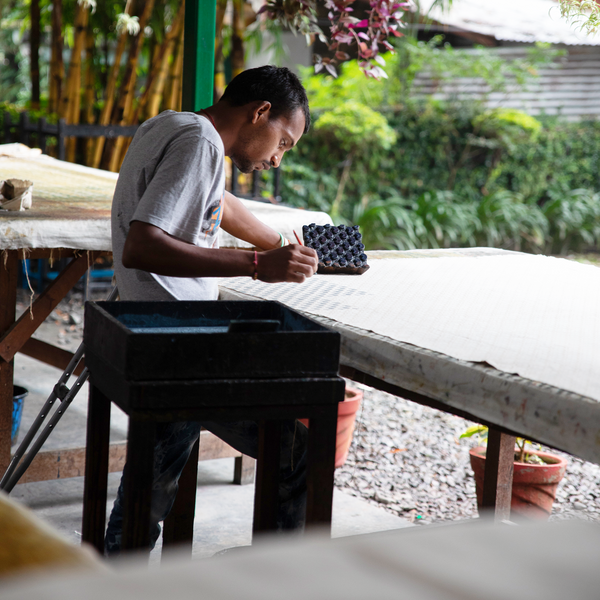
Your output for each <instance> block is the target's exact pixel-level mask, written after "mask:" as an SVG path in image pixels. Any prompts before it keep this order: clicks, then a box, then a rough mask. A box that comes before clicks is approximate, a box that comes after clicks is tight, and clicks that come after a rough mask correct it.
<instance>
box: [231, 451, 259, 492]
mask: <svg viewBox="0 0 600 600" xmlns="http://www.w3.org/2000/svg"><path fill="white" fill-rule="evenodd" d="M255 466H256V461H255V460H254V459H253V458H252V457H251V456H246V455H245V454H242V455H241V456H236V457H235V463H234V468H233V483H235V484H236V485H247V484H249V483H252V482H253V481H254V470H255Z"/></svg>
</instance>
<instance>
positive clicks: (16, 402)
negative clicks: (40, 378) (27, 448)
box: [10, 385, 29, 446]
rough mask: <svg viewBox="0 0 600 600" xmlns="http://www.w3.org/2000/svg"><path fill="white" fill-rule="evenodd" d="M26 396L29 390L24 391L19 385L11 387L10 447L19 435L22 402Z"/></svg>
mask: <svg viewBox="0 0 600 600" xmlns="http://www.w3.org/2000/svg"><path fill="white" fill-rule="evenodd" d="M27 394H29V390H26V389H25V388H24V387H21V386H20V385H13V412H12V429H11V432H10V444H11V446H12V445H13V444H14V443H15V442H16V441H17V436H18V435H19V426H20V425H21V417H22V415H23V401H24V400H25V396H27Z"/></svg>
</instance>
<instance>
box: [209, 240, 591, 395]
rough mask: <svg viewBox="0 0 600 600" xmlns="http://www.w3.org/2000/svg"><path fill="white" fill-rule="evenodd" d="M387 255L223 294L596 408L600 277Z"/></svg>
mask: <svg viewBox="0 0 600 600" xmlns="http://www.w3.org/2000/svg"><path fill="white" fill-rule="evenodd" d="M385 254H386V253H384V252H382V253H377V254H376V255H373V254H370V256H369V264H370V266H371V268H370V270H369V271H367V272H366V273H365V274H363V275H361V276H342V275H317V276H315V277H312V278H310V279H308V280H307V281H306V282H305V283H303V284H300V285H299V284H293V283H280V284H274V285H273V284H265V283H262V282H260V281H251V280H247V279H242V278H237V279H232V280H227V281H222V282H221V287H222V288H224V289H229V290H233V291H234V292H241V293H243V294H247V295H249V296H252V297H256V298H261V299H265V300H278V301H280V302H283V303H284V304H286V305H287V306H289V307H290V308H293V309H296V310H299V311H303V312H306V313H309V314H313V315H318V316H323V317H327V318H329V319H333V320H335V321H337V322H340V323H346V324H349V325H352V326H353V327H357V328H359V329H363V330H366V331H372V332H375V333H377V334H380V335H384V336H386V337H388V338H391V339H393V340H397V341H401V342H407V343H409V344H414V345H415V346H419V347H421V348H426V349H429V350H434V351H437V352H441V353H443V354H446V355H448V356H452V357H454V358H458V359H462V360H466V361H472V362H486V363H488V364H490V365H492V366H493V367H495V368H497V369H500V370H502V371H505V372H507V373H516V374H519V375H521V376H522V377H526V378H528V379H532V380H534V381H541V382H543V383H547V384H550V385H554V386H556V387H559V388H562V389H565V390H569V391H572V392H576V393H578V394H581V395H583V396H588V397H590V398H593V399H595V400H597V401H600V310H598V298H600V269H598V268H597V267H594V266H589V265H584V264H579V263H576V262H573V261H568V260H565V259H558V258H551V257H547V256H541V255H530V254H521V253H512V252H511V253H508V252H507V253H502V254H498V255H487V256H485V255H483V256H452V255H451V254H452V251H449V254H450V256H447V257H443V253H441V256H442V257H440V256H439V255H440V253H439V252H438V253H437V255H434V256H431V255H429V256H428V255H427V253H423V254H422V255H420V256H419V257H418V258H414V257H411V258H382V257H384V256H385ZM395 254H396V255H398V254H400V255H401V254H402V253H395ZM414 255H415V253H413V256H414Z"/></svg>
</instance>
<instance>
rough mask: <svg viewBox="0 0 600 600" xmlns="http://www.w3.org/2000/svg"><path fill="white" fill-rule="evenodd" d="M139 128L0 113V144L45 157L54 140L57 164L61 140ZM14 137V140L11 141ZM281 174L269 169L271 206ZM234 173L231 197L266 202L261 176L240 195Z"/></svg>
mask: <svg viewBox="0 0 600 600" xmlns="http://www.w3.org/2000/svg"><path fill="white" fill-rule="evenodd" d="M138 127H139V125H130V126H121V125H85V124H83V125H67V123H66V121H65V119H59V121H58V124H56V125H54V124H52V123H48V122H46V119H44V118H43V117H40V118H39V119H38V120H37V123H32V122H31V121H30V119H29V113H28V112H22V113H20V114H19V120H18V121H13V120H12V118H11V116H10V113H9V112H7V111H5V112H4V127H3V131H2V143H9V142H11V141H18V142H20V143H21V144H25V145H26V146H30V147H31V145H32V142H33V141H34V139H33V138H35V142H36V143H37V146H34V147H38V148H40V149H41V150H42V152H43V153H44V154H46V150H47V143H46V138H48V137H55V138H56V140H57V157H58V158H59V160H65V156H66V151H65V138H67V137H75V138H94V137H105V138H107V139H115V138H118V137H133V136H134V135H135V132H136V131H137V128H138ZM15 134H16V140H15ZM280 178H281V173H280V171H279V168H277V169H273V197H274V198H275V202H280V201H281V193H280V189H281V179H280ZM237 179H238V170H237V169H236V167H235V166H234V165H232V176H231V190H230V191H231V193H232V194H235V195H236V196H240V197H242V198H247V199H250V200H258V201H262V202H268V200H265V199H264V198H263V197H262V196H261V193H260V183H261V172H260V171H254V172H253V173H252V189H251V191H250V192H248V193H242V192H241V190H240V189H239V186H238V183H237Z"/></svg>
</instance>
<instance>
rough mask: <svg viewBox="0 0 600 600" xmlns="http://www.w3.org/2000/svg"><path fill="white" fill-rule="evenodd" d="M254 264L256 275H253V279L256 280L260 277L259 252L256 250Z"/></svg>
mask: <svg viewBox="0 0 600 600" xmlns="http://www.w3.org/2000/svg"><path fill="white" fill-rule="evenodd" d="M252 264H253V265H254V275H252V279H254V281H256V280H257V279H258V252H257V251H256V250H255V251H254V260H253V261H252Z"/></svg>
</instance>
